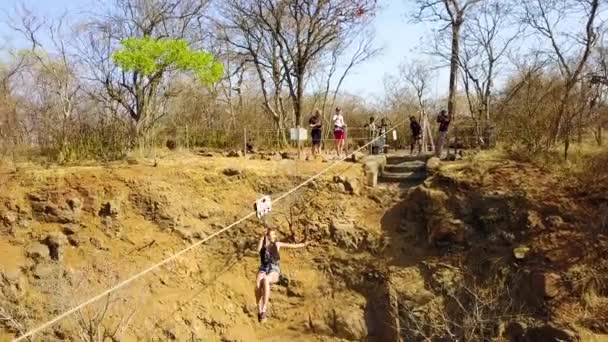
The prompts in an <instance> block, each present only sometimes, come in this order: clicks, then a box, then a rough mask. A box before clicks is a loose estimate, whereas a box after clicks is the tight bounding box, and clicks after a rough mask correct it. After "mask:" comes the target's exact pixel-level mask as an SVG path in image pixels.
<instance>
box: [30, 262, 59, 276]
mask: <svg viewBox="0 0 608 342" xmlns="http://www.w3.org/2000/svg"><path fill="white" fill-rule="evenodd" d="M55 272H57V268H56V267H54V265H52V264H46V263H39V264H36V266H34V268H33V269H32V274H33V275H34V277H35V278H37V279H47V278H49V277H51V276H52V275H53V273H55Z"/></svg>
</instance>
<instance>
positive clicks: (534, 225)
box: [526, 210, 545, 230]
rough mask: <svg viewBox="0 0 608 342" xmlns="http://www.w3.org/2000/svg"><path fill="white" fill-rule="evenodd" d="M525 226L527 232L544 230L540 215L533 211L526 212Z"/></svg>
mask: <svg viewBox="0 0 608 342" xmlns="http://www.w3.org/2000/svg"><path fill="white" fill-rule="evenodd" d="M526 224H527V228H528V229H529V230H542V229H544V228H545V225H544V224H543V219H542V217H541V215H540V214H539V213H538V212H536V211H534V210H528V212H527V216H526Z"/></svg>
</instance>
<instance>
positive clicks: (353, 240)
mask: <svg viewBox="0 0 608 342" xmlns="http://www.w3.org/2000/svg"><path fill="white" fill-rule="evenodd" d="M330 234H331V238H332V240H333V241H335V242H336V243H337V244H338V245H340V246H342V247H346V248H349V249H358V248H359V246H360V245H361V243H362V242H363V241H364V236H362V234H361V233H360V232H359V231H358V230H357V229H356V228H355V225H354V223H352V222H338V221H336V220H334V221H333V222H332V223H331V225H330Z"/></svg>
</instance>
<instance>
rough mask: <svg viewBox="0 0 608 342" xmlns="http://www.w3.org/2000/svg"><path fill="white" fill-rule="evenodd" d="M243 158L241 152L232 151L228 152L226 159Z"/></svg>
mask: <svg viewBox="0 0 608 342" xmlns="http://www.w3.org/2000/svg"><path fill="white" fill-rule="evenodd" d="M242 156H243V152H241V151H236V150H232V151H230V152H228V155H227V157H229V158H240V157H242Z"/></svg>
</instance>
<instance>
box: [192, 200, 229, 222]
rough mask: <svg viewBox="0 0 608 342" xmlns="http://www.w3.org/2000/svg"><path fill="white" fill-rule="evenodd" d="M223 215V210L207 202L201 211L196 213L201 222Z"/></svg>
mask: <svg viewBox="0 0 608 342" xmlns="http://www.w3.org/2000/svg"><path fill="white" fill-rule="evenodd" d="M222 215H224V209H222V207H220V206H219V205H217V204H215V203H213V202H211V201H209V203H207V204H205V205H204V207H203V208H202V209H201V211H200V212H199V213H198V217H199V218H200V219H201V220H206V219H208V218H212V217H217V216H222Z"/></svg>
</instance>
